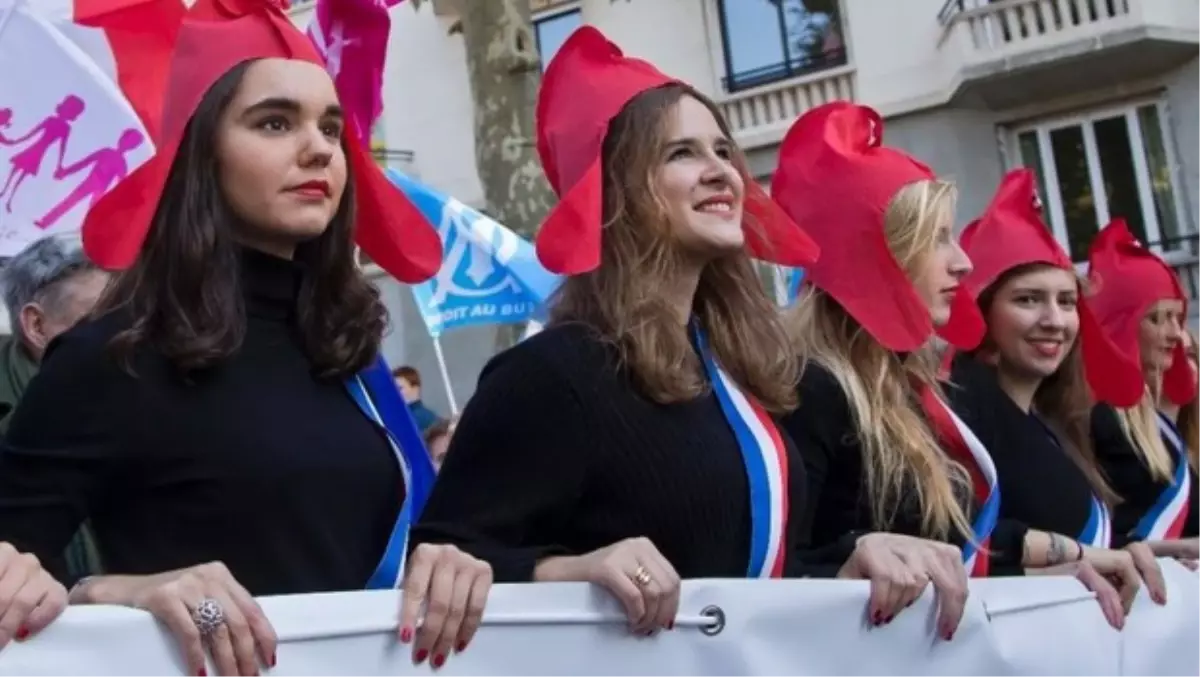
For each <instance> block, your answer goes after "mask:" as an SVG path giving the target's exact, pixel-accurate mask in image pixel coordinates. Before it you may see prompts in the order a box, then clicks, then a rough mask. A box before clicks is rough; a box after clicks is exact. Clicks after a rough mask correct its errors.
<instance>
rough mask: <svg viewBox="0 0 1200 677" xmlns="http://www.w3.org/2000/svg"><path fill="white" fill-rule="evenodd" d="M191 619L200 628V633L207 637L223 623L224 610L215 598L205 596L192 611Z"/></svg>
mask: <svg viewBox="0 0 1200 677" xmlns="http://www.w3.org/2000/svg"><path fill="white" fill-rule="evenodd" d="M192 621H193V622H194V623H195V624H196V628H197V629H199V630H200V635H201V636H203V637H208V636H209V635H211V634H213V633H214V632H216V631H217V630H218V629H219V628H220V627H221V626H222V625H224V624H225V610H224V609H222V608H221V603H220V602H218V601H217V600H215V599H213V598H212V597H205V598H204V599H202V600H200V603H199V604H197V605H196V609H195V610H194V611H192Z"/></svg>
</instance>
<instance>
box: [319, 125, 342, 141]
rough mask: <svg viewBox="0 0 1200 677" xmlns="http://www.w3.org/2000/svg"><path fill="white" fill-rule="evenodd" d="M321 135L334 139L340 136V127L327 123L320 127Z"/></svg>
mask: <svg viewBox="0 0 1200 677" xmlns="http://www.w3.org/2000/svg"><path fill="white" fill-rule="evenodd" d="M321 133H322V134H324V135H325V136H328V137H329V138H331V139H336V138H338V137H340V136H341V135H342V126H341V125H340V124H338V123H328V124H325V125H322V126H321Z"/></svg>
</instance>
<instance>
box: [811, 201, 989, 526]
mask: <svg viewBox="0 0 1200 677" xmlns="http://www.w3.org/2000/svg"><path fill="white" fill-rule="evenodd" d="M954 198H955V189H954V186H953V185H952V184H950V183H946V182H942V181H919V182H916V183H912V184H909V185H907V186H905V187H904V188H902V189H901V190H900V191H899V192H898V193H897V194H896V196H895V197H894V198H892V202H891V204H889V206H888V209H887V211H886V212H885V214H884V234H885V236H886V238H887V242H888V247H889V249H890V250H891V252H892V254H893V255H894V256H895V257H896V260H897V261H898V262H899V263H900V264H901V266H903V267H904V268H905V269H906V270H907V271H908V272H909V274H910V275H911V274H912V271H913V270H914V269H915V268H916V267H917V265H918V264H919V263H920V262H921V261H922V260H924V257H926V256H927V255H928V253H929V252H932V251H933V250H934V249H935V248H936V247H937V237H938V226H939V225H940V224H941V222H942V221H943V220H945V219H949V218H951V215H952V214H953V210H954ZM847 273H848V274H849V273H850V271H847ZM789 320H790V321H789V329H790V330H791V332H792V341H793V350H794V351H798V352H799V353H800V354H801V355H803V356H804V359H805V362H806V363H807V362H808V361H810V360H811V361H813V362H816V363H817V364H820V365H821V366H822V367H824V368H825V369H827V370H829V372H830V373H831V374H832V375H833V377H834V378H835V379H837V381H838V384H839V385H841V387H842V392H844V393H845V395H846V400H847V401H848V402H849V405H850V411H851V414H852V416H853V418H854V424H855V428H856V430H855V431H853V432H854V433H855V434H856V439H857V441H858V443H859V444H860V445H861V447H862V451H863V472H864V474H865V475H866V482H865V485H866V489H867V491H868V496H869V502H870V505H871V516H872V522H873V524H874V526H875V528H877V529H887V528H889V526H890V525H891V523H892V521H893V520H894V518H895V516H896V514H897V513H898V512H899V511H900V509H901V506H903V505H904V503H905V500H906V498H907V492H908V491H915V493H916V495H915V499H916V502H917V504H918V505H919V506H920V510H921V528H922V534H923V535H925V536H927V537H930V538H947V537H949V536H950V535H951V533H952V532H958V533H960V534H962V535H964V536H966V537H967V538H970V539H973V538H974V536H973V533H972V529H971V523H970V520H969V519H968V518H967V513H966V511H965V510H964V501H963V499H964V498H967V497H969V496H970V495H971V484H970V478H969V476H968V475H967V472H966V469H964V468H963V467H962V465H960V464H959V463H957V462H955V461H954V460H953V459H951V458H950V457H949V456H948V455H947V454H946V453H945V452H944V451H943V450H942V448H941V444H940V443H939V441H938V439H937V436H936V435H935V434H934V431H933V430H932V429H931V427H930V425H929V423H928V422H927V421H926V418H925V414H924V412H923V411H921V408H920V405H919V404H918V403H917V399H916V394H915V392H914V383H919V384H921V385H922V386H923V387H928V388H930V389H931V390H932V391H933V392H934V393H936V394H938V396H939V397H940V389H939V387H938V383H937V373H936V369H935V365H936V360H934V359H932V358H931V357H930V356H928V355H925V354H923V353H914V354H912V355H907V356H900V355H897V354H896V353H894V352H892V351H890V350H888V349H887V348H885V347H884V346H883V345H882V344H881V343H879V341H877V340H875V338H874V337H873V336H871V335H870V334H869V333H867V332H866V330H864V329H863V327H862V325H861V324H859V323H858V321H857V320H855V319H854V318H853V317H851V316H850V314H849V313H847V312H846V310H845V309H844V308H843V307H842V306H841V305H840V304H839V303H838V302H837V301H836V300H835V299H834V298H833V297H832V296H830V295H829V294H827V293H825V292H824V291H822V290H820V289H816V288H812V289H810V290H808V291H807V292H806V293H805V294H804V295H803V296H802V297H801V299H800V302H799V303H798V304H796V306H795V308H794V309H793V310H792V311H790V313H789Z"/></svg>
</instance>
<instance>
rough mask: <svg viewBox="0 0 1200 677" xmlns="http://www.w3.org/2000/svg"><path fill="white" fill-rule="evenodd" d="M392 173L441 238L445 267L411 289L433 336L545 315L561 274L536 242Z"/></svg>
mask: <svg viewBox="0 0 1200 677" xmlns="http://www.w3.org/2000/svg"><path fill="white" fill-rule="evenodd" d="M387 174H388V178H389V179H391V181H392V183H394V184H395V185H396V186H397V187H399V188H400V189H401V190H403V191H404V193H405V194H406V195H408V199H409V200H411V201H412V202H413V204H415V205H416V207H417V209H419V210H421V213H422V214H424V215H425V218H427V219H429V221H430V222H431V223H433V224H435V225H436V226H437V229H438V234H439V235H440V236H441V238H442V267H441V269H440V270H439V271H438V273H437V275H435V276H434V277H433V279H431V280H428V281H426V282H422V283H421V284H417V285H413V287H412V289H413V296H414V298H416V301H417V307H418V309H419V310H420V311H421V317H422V318H424V320H425V325H426V326H427V327H428V328H429V334H430V335H431V336H433V337H435V338H436V337H437V336H440V335H441V334H442V332H445V331H448V330H450V329H456V328H458V327H469V326H473V325H482V324H506V323H513V322H524V321H526V320H528V319H530V318H533V317H539V316H541V313H542V310H543V307H544V305H545V302H546V299H547V298H548V297H549V296H550V294H552V293H553V292H554V290H555V289H557V288H558V285H559V283H560V282H561V278H560V277H559V276H557V275H554V274H553V273H551V272H549V271H547V270H546V269H545V268H543V267H542V264H541V263H540V262H539V261H538V259H537V254H536V252H535V251H534V248H533V245H531V244H530V243H528V242H526V241H525V240H523V239H522V238H521V237H520V236H518V235H517V234H516V233H514V232H512V231H511V230H509V229H508V228H505V227H504V226H502V225H500V224H499V223H496V221H494V220H493V219H491V218H489V217H488V216H486V215H484V214H481V213H479V212H478V211H476V210H474V209H471V208H470V207H468V206H466V205H465V204H463V203H462V202H460V201H459V200H457V199H455V198H453V197H450V196H449V195H444V194H442V193H440V192H438V191H436V190H434V189H432V188H430V187H429V186H426V185H424V184H422V183H420V182H419V181H416V180H414V179H412V178H411V177H408V176H405V175H404V174H401V173H400V172H397V171H395V170H391V169H389V170H388V171H387Z"/></svg>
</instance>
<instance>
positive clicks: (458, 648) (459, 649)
mask: <svg viewBox="0 0 1200 677" xmlns="http://www.w3.org/2000/svg"><path fill="white" fill-rule="evenodd" d="M454 650H455V651H457V652H459V653H462V652H464V651H466V650H467V643H466V642H459V643H458V646H456V647H454Z"/></svg>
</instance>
